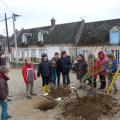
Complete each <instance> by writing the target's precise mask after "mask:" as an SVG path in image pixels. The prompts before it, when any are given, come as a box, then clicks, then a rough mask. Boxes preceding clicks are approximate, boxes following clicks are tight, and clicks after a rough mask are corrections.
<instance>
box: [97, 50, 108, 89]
mask: <svg viewBox="0 0 120 120" xmlns="http://www.w3.org/2000/svg"><path fill="white" fill-rule="evenodd" d="M96 65H97V68H100V71H99V73H98V75H99V78H100V81H101V85H100V88H99V90H104V89H105V87H106V56H105V54H104V52H103V51H100V52H99V53H98V60H97V61H96Z"/></svg>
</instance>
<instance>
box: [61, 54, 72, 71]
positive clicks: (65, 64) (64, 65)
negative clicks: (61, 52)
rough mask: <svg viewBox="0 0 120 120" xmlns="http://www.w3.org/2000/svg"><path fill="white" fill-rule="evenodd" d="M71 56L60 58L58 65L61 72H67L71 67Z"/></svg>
mask: <svg viewBox="0 0 120 120" xmlns="http://www.w3.org/2000/svg"><path fill="white" fill-rule="evenodd" d="M71 65H72V64H71V58H70V56H66V57H65V58H64V57H61V59H60V66H61V72H67V71H69V70H70V68H71Z"/></svg>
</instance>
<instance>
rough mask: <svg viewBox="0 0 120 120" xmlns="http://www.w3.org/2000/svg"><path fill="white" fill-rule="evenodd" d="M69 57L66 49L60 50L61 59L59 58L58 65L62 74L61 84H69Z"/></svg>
mask: <svg viewBox="0 0 120 120" xmlns="http://www.w3.org/2000/svg"><path fill="white" fill-rule="evenodd" d="M71 65H72V64H71V58H70V56H68V55H67V53H66V51H62V53H61V59H60V66H61V72H62V76H63V85H69V84H70V77H69V72H70V68H71Z"/></svg>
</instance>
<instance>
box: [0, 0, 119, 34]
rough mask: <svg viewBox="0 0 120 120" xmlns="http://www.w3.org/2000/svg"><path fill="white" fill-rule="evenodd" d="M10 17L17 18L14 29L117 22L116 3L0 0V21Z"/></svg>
mask: <svg viewBox="0 0 120 120" xmlns="http://www.w3.org/2000/svg"><path fill="white" fill-rule="evenodd" d="M4 13H6V14H7V16H8V17H11V16H12V13H15V14H19V15H21V16H20V17H18V18H17V20H16V29H18V30H20V29H21V28H34V27H41V26H48V25H50V19H51V18H52V17H54V18H55V19H56V24H62V23H67V22H75V21H81V19H85V22H92V21H100V20H107V19H116V18H120V0H0V20H2V19H4ZM8 30H9V36H10V35H11V34H12V33H13V26H12V20H11V19H10V20H8ZM0 34H3V35H5V34H6V31H5V23H4V21H3V22H0Z"/></svg>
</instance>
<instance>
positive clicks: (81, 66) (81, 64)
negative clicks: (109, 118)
mask: <svg viewBox="0 0 120 120" xmlns="http://www.w3.org/2000/svg"><path fill="white" fill-rule="evenodd" d="M87 67H88V65H87V63H86V61H85V58H84V55H82V54H80V55H78V56H77V63H75V72H76V73H77V79H78V80H79V82H80V87H79V88H80V89H81V88H82V83H81V80H82V79H83V76H84V75H85V74H86V73H87Z"/></svg>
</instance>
